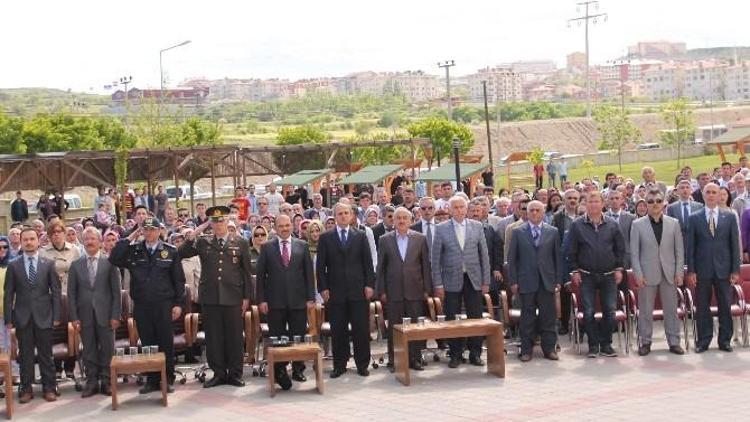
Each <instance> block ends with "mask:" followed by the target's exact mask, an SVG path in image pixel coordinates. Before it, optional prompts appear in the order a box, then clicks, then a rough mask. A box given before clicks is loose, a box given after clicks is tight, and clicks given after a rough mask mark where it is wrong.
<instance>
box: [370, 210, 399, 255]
mask: <svg viewBox="0 0 750 422" xmlns="http://www.w3.org/2000/svg"><path fill="white" fill-rule="evenodd" d="M395 211H396V208H394V207H393V206H392V205H386V206H385V208H383V221H381V222H380V223H378V224H376V225H375V226H373V228H372V235H373V236H374V237H375V247H376V248H377V247H379V246H378V241H379V240H380V236H382V235H384V234H386V233H388V232H392V231H393V228H394V226H393V213H394V212H395Z"/></svg>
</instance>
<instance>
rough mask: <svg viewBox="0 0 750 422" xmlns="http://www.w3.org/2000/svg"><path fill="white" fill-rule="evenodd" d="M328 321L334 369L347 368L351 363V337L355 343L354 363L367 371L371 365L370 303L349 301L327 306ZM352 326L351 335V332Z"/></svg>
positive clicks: (329, 302)
mask: <svg viewBox="0 0 750 422" xmlns="http://www.w3.org/2000/svg"><path fill="white" fill-rule="evenodd" d="M326 308H327V309H328V320H329V321H330V322H331V345H332V349H333V367H334V369H344V368H346V363H347V362H348V361H349V357H350V349H349V336H350V334H351V338H352V342H353V343H354V363H355V364H356V365H357V368H358V369H366V368H367V366H368V365H369V364H370V324H369V314H370V302H368V301H366V300H347V301H345V302H341V303H332V302H331V301H328V303H327V304H326ZM349 326H351V333H350V330H349Z"/></svg>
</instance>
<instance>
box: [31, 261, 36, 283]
mask: <svg viewBox="0 0 750 422" xmlns="http://www.w3.org/2000/svg"><path fill="white" fill-rule="evenodd" d="M29 284H31V285H32V286H33V285H35V284H36V268H35V267H34V257H29Z"/></svg>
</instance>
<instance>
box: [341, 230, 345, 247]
mask: <svg viewBox="0 0 750 422" xmlns="http://www.w3.org/2000/svg"><path fill="white" fill-rule="evenodd" d="M341 244H342V245H344V246H346V230H341Z"/></svg>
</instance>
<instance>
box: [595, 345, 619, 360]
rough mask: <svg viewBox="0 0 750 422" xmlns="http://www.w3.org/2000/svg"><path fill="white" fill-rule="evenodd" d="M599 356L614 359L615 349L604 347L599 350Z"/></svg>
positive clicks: (615, 355)
mask: <svg viewBox="0 0 750 422" xmlns="http://www.w3.org/2000/svg"><path fill="white" fill-rule="evenodd" d="M599 354H600V355H602V356H606V357H608V358H616V357H617V352H616V351H615V349H613V348H612V346H604V347H602V348H600V349H599Z"/></svg>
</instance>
